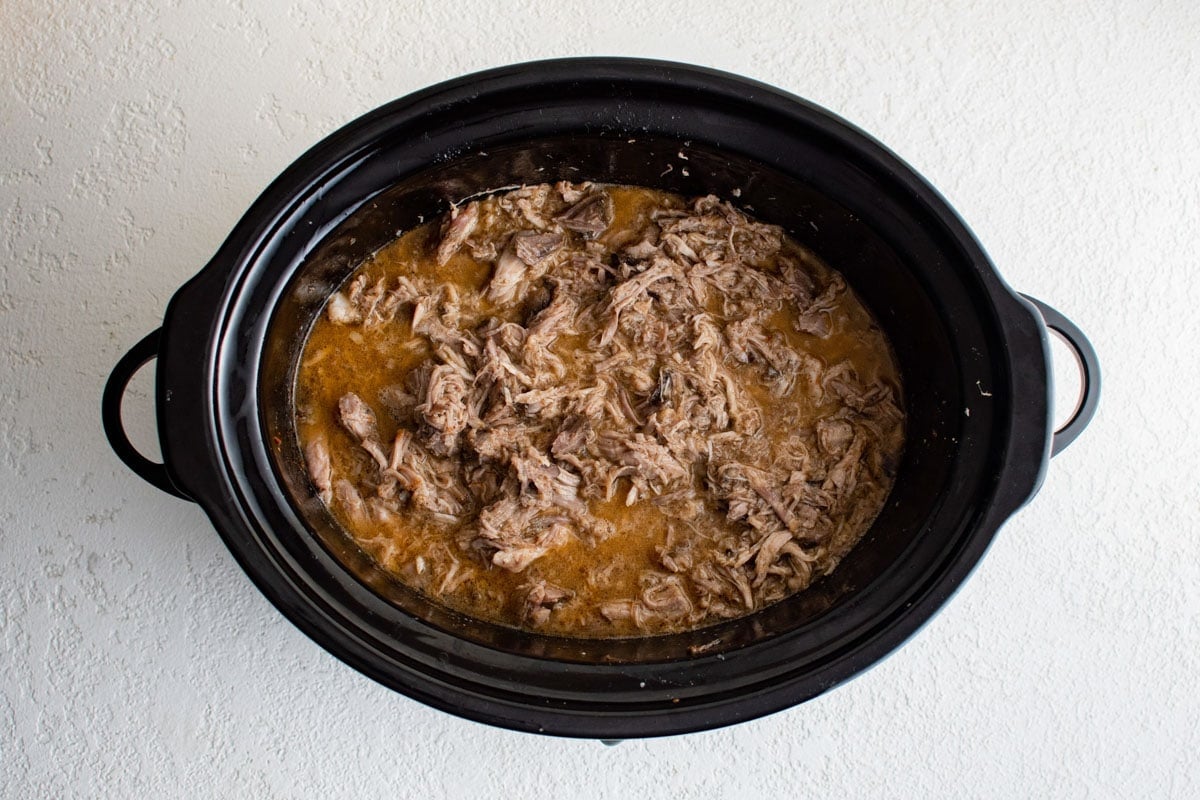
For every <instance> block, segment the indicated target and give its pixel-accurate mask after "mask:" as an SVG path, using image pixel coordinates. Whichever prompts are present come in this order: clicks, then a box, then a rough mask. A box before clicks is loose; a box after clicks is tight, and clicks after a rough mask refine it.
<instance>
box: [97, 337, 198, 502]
mask: <svg viewBox="0 0 1200 800" xmlns="http://www.w3.org/2000/svg"><path fill="white" fill-rule="evenodd" d="M161 338H162V328H159V329H158V330H156V331H154V332H152V333H150V334H149V335H147V336H146V338H144V339H142V340H141V341H140V342H138V343H137V344H135V345H134V346H133V348H132V349H130V351H129V352H128V353H126V354H125V355H124V356H123V357H122V358H121V360H120V361H118V362H117V365H116V366H115V367H113V371H112V374H111V375H109V376H108V383H106V384H105V385H104V396H103V397H102V398H101V400H100V417H101V420H102V422H103V423H104V435H105V436H107V437H108V443H109V445H110V446H112V449H113V452H115V453H116V454H117V458H119V459H121V460H122V461H124V462H125V466H127V467H129V468H130V469H131V470H133V471H134V472H136V473H137V474H138V475H139V476H140V477H141V478H142V480H144V481H146V482H147V483H149V484H151V485H153V486H157V487H158V488H159V489H162V490H163V491H164V492H167V493H168V494H173V495H175V496H176V497H181V498H183V499H184V500H191V498H190V497H188V496H187V495H185V494H184V493H183V492H181V491H179V490H178V489H177V488H175V484H173V483H171V478H170V477H169V476H168V475H167V467H166V465H165V464H157V463H155V462H153V461H151V460H150V459H148V458H146V457H145V456H144V455H142V454H141V453H139V452H138V451H137V449H136V448H135V447H134V446H133V443H132V442H130V441H129V437H128V436H126V435H125V427H124V426H123V425H122V424H121V400H123V399H124V397H125V389H126V387H128V386H129V381H130V380H131V379H132V378H133V376H134V375H136V374H137V371H138V370H139V369H141V368H142V367H143V366H144V365H145V364H146V363H148V362H149V361H151V360H152V359H155V358H158V344H159V340H160V339H161Z"/></svg>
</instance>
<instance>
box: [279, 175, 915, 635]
mask: <svg viewBox="0 0 1200 800" xmlns="http://www.w3.org/2000/svg"><path fill="white" fill-rule="evenodd" d="M899 396H900V383H899V374H898V370H897V367H896V364H895V360H894V358H893V356H892V353H891V350H890V347H889V345H888V343H887V341H886V339H885V338H884V336H883V334H882V332H881V331H880V329H879V327H878V325H877V324H876V323H875V322H874V320H873V319H872V317H871V315H870V313H869V312H868V311H867V309H866V308H865V307H864V306H863V305H862V303H861V302H860V301H859V300H858V298H857V297H856V296H855V295H854V293H853V291H852V290H851V289H850V288H849V287H848V286H846V284H845V282H844V280H843V279H842V278H841V276H840V275H839V274H838V273H836V272H835V271H833V270H832V269H830V268H829V267H828V266H826V265H824V264H823V263H822V262H820V261H819V260H818V259H817V258H816V256H815V255H814V254H812V253H811V252H809V251H808V250H806V249H805V248H803V247H801V246H800V245H798V244H797V243H795V242H794V241H792V240H790V239H788V238H787V237H786V236H784V235H783V234H782V232H781V231H780V229H778V228H776V227H774V226H768V225H763V224H760V223H757V222H754V221H753V220H751V219H749V218H747V217H746V216H744V215H743V214H741V213H740V212H738V211H736V210H735V209H733V208H732V207H731V206H729V205H727V204H724V203H720V202H719V201H717V200H716V198H712V197H709V198H699V199H696V200H685V199H684V198H682V197H679V196H676V195H670V194H666V193H663V192H658V191H653V190H649V189H644V188H638V187H628V186H610V185H593V184H566V183H563V184H557V185H555V186H550V185H541V186H532V187H522V188H521V189H519V190H515V191H510V192H507V193H504V194H500V195H494V196H492V197H488V198H485V199H482V200H477V201H474V202H472V203H470V204H467V205H465V206H463V207H461V208H458V209H455V212H454V214H453V218H451V217H450V215H447V217H446V218H444V219H440V220H434V221H431V222H429V223H427V224H425V225H423V226H421V227H419V228H416V229H414V230H412V231H409V232H407V233H404V234H403V235H402V236H400V237H399V238H398V239H396V240H395V241H393V242H392V243H391V244H389V245H387V246H386V247H384V248H383V249H382V250H380V251H379V252H378V253H376V254H375V255H374V256H373V257H372V258H370V259H368V260H367V261H366V262H365V263H363V264H362V265H361V266H360V267H359V268H358V269H357V270H356V271H355V272H354V273H353V274H352V275H351V276H350V278H349V279H348V280H347V283H346V285H345V286H344V287H343V288H342V290H341V291H339V292H338V293H336V294H335V295H333V296H332V297H331V298H330V300H329V301H328V303H327V306H326V309H325V313H323V314H322V316H321V317H320V319H319V320H318V321H317V322H316V324H315V325H314V327H313V328H312V331H311V332H310V334H309V338H308V341H307V342H306V343H305V346H304V348H303V351H302V355H301V362H300V366H299V369H298V371H297V377H296V387H295V403H296V415H297V430H298V432H299V436H300V440H301V442H300V443H301V446H302V448H303V449H304V452H305V453H306V458H307V461H308V467H309V472H310V475H311V477H312V481H313V489H314V492H315V493H317V494H319V495H320V496H321V497H322V499H323V500H324V501H325V503H326V505H327V506H328V508H329V510H330V512H331V513H332V515H333V517H334V518H335V519H336V520H337V522H338V523H339V524H340V526H341V527H342V528H343V529H344V531H345V532H346V534H347V535H348V536H349V537H351V538H352V539H353V540H354V541H355V542H356V543H357V545H358V546H359V547H361V548H362V549H363V551H365V552H366V553H367V554H368V555H369V556H370V557H371V558H372V559H373V560H374V561H375V562H376V563H378V564H379V565H380V566H381V567H382V568H383V569H384V570H386V571H387V572H388V573H390V574H391V575H393V576H395V578H396V579H398V580H399V581H401V582H403V583H405V584H407V585H408V586H410V587H412V588H413V589H416V590H418V591H420V592H422V593H424V594H426V595H428V596H430V597H431V598H433V599H435V600H437V601H438V602H441V603H442V604H444V605H446V606H448V607H451V608H453V609H456V610H458V611H461V612H463V613H466V614H468V615H471V616H474V617H478V618H482V619H486V620H490V621H493V622H497V623H500V624H504V625H509V626H514V627H522V628H529V629H536V630H538V631H540V632H544V633H552V634H559V635H566V636H577V637H611V636H627V635H645V634H653V633H665V632H672V631H678V630H686V629H691V628H698V627H702V626H705V625H709V624H713V623H715V622H717V621H720V620H722V619H728V618H733V617H737V616H742V615H745V614H749V613H752V612H753V611H756V610H759V609H761V608H763V607H764V606H766V605H769V604H771V603H773V602H777V601H778V600H780V599H782V598H784V597H787V596H789V595H791V594H793V593H795V592H797V591H801V590H803V589H804V588H805V587H807V586H808V585H809V584H810V583H811V582H812V581H813V580H815V579H816V578H818V577H820V576H821V575H823V574H826V573H828V572H830V571H832V570H833V569H834V568H835V567H836V565H837V563H838V561H839V560H840V559H841V558H842V557H843V556H844V555H845V554H846V553H847V552H848V551H849V550H850V548H851V547H853V546H854V545H855V544H856V543H857V542H858V540H859V539H860V538H861V537H862V536H863V534H864V533H865V532H866V530H867V529H868V528H869V527H870V525H871V523H872V521H873V520H874V519H875V517H876V516H877V515H878V513H879V511H880V509H881V508H882V506H883V503H884V501H885V500H886V498H887V495H888V492H889V491H890V489H891V485H892V481H893V477H894V473H895V468H896V465H897V463H898V461H899V457H900V452H901V449H902V446H903V428H904V415H903V412H902V410H901V408H900V405H899V399H898V398H899Z"/></svg>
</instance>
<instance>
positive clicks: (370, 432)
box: [338, 392, 388, 468]
mask: <svg viewBox="0 0 1200 800" xmlns="http://www.w3.org/2000/svg"><path fill="white" fill-rule="evenodd" d="M338 414H339V419H340V420H341V423H342V426H343V427H345V429H346V430H348V431H349V432H350V435H352V436H353V437H354V438H355V439H357V440H358V443H359V444H360V445H362V448H363V449H364V450H366V451H367V453H368V454H369V455H370V456H371V458H373V459H375V462H376V463H377V464H379V466H380V467H381V468H383V467H386V466H387V462H388V459H387V456H385V455H384V454H383V444H382V443H381V442H380V441H379V427H378V425H377V423H376V419H375V412H374V411H372V410H371V407H370V406H368V405H367V404H366V403H364V402H363V400H362V398H361V397H359V396H358V395H356V394H355V393H354V392H347V393H346V394H344V395H342V399H341V400H339V401H338Z"/></svg>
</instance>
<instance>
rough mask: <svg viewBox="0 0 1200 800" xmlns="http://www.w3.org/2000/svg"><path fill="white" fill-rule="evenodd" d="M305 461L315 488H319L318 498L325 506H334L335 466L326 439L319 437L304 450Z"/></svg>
mask: <svg viewBox="0 0 1200 800" xmlns="http://www.w3.org/2000/svg"><path fill="white" fill-rule="evenodd" d="M304 460H305V461H306V462H307V464H308V474H309V477H311V478H312V482H313V486H315V487H317V496H318V497H320V498H321V502H322V503H324V504H325V505H327V506H328V505H332V504H333V464H332V463H330V460H329V446H328V445H327V444H326V443H325V437H323V436H318V437H316V438H314V439H312V441H310V442H309V443H308V446H306V447H305V448H304Z"/></svg>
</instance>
